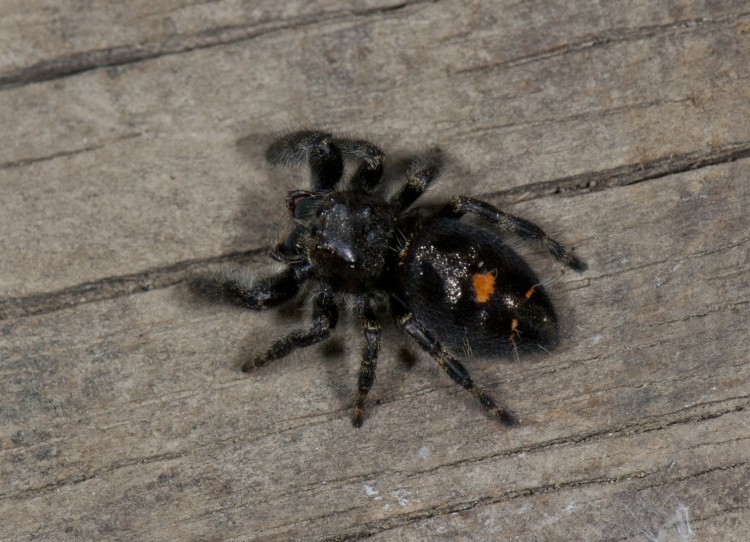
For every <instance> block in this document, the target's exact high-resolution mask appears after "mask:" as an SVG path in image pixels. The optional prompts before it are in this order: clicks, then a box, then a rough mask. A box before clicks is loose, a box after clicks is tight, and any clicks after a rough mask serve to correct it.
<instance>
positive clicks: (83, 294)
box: [0, 249, 267, 320]
mask: <svg viewBox="0 0 750 542" xmlns="http://www.w3.org/2000/svg"><path fill="white" fill-rule="evenodd" d="M266 253H267V250H266V249H253V250H248V251H242V252H234V253H230V254H224V255H222V256H216V257H213V258H206V259H202V260H187V261H182V262H179V263H176V264H174V265H168V266H164V267H156V268H153V269H149V270H146V271H143V272H139V273H132V274H129V275H121V276H117V277H107V278H103V279H100V280H95V281H92V282H84V283H83V284H77V285H75V286H71V287H69V288H65V289H63V290H58V291H56V292H49V293H42V294H34V295H29V296H24V297H17V298H7V299H3V300H0V320H6V319H9V318H23V317H26V316H34V315H37V314H46V313H50V312H55V311H59V310H62V309H67V308H69V307H74V306H77V305H82V304H84V303H93V302H96V301H104V300H107V299H113V298H116V297H122V296H128V295H132V294H135V293H139V292H147V291H149V290H155V289H159V288H166V287H169V286H173V285H175V284H177V283H180V282H183V281H184V280H186V279H187V278H188V277H189V276H191V275H192V274H194V273H197V272H199V271H201V270H205V269H206V268H207V267H209V266H212V265H217V264H228V265H244V264H249V263H255V261H256V259H257V258H258V256H259V255H261V254H262V255H265V254H266Z"/></svg>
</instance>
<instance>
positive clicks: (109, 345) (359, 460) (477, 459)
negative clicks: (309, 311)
mask: <svg viewBox="0 0 750 542" xmlns="http://www.w3.org/2000/svg"><path fill="white" fill-rule="evenodd" d="M749 162H750V160H740V161H736V162H733V163H729V164H725V165H720V166H713V167H706V168H703V169H701V170H700V171H694V172H687V173H683V174H679V175H674V176H670V177H667V178H662V179H659V180H655V181H649V182H644V183H640V184H636V185H632V186H628V187H622V188H618V189H612V190H606V191H601V192H598V193H593V194H588V195H580V196H577V197H572V198H540V199H538V200H536V201H534V202H524V203H520V204H517V205H515V206H513V207H512V210H513V211H514V212H518V213H519V214H521V215H523V216H527V217H529V218H531V219H533V220H535V221H538V222H539V223H541V224H543V225H544V226H545V227H548V228H549V229H556V230H559V231H560V232H565V233H566V237H568V239H569V240H570V241H572V242H573V243H574V244H575V245H576V246H578V252H579V254H580V255H581V256H582V257H584V258H585V259H586V260H587V261H588V262H589V264H590V266H591V269H590V270H589V271H588V272H587V273H586V274H584V275H582V276H578V275H575V274H573V273H565V274H564V275H563V277H562V278H561V279H560V280H559V281H558V282H556V283H555V284H554V285H553V286H552V287H551V288H552V290H553V291H554V292H555V293H556V296H557V304H558V308H559V309H560V312H561V314H562V315H563V317H564V324H565V331H564V337H563V341H562V346H561V348H560V349H559V350H558V351H556V352H554V353H553V354H552V355H550V356H546V357H544V358H541V359H538V360H527V361H524V362H521V363H514V362H504V363H501V364H498V363H497V362H482V361H474V362H473V363H472V364H471V369H472V371H473V373H474V376H475V377H476V378H477V380H479V381H481V382H483V383H485V385H487V386H488V387H489V388H490V389H492V390H493V391H494V393H495V395H497V396H498V397H502V398H503V399H504V401H505V402H507V404H509V405H511V406H513V408H514V409H515V410H516V411H517V412H518V413H520V414H521V419H522V422H523V423H522V425H521V426H520V427H519V428H516V429H513V430H510V431H508V430H504V429H502V428H500V427H498V425H496V423H495V422H494V421H493V420H490V419H487V418H486V417H485V416H484V415H483V414H482V413H481V411H480V409H479V408H478V407H477V406H476V405H475V403H474V402H473V401H472V400H471V398H470V397H467V394H466V393H465V392H463V391H462V390H460V389H456V388H455V387H454V386H453V385H452V384H451V383H450V382H449V381H448V380H447V379H446V378H445V376H444V375H443V374H441V372H440V371H439V369H437V368H436V367H435V366H434V364H432V363H431V362H430V361H429V360H426V359H421V361H420V363H418V364H417V365H416V366H414V367H412V368H409V367H406V366H404V364H403V363H400V362H399V361H398V360H397V359H396V358H394V356H393V354H394V350H393V349H392V348H391V347H390V346H389V347H387V348H385V351H384V353H383V360H382V363H381V371H380V378H379V379H378V382H377V384H376V387H375V389H374V390H373V392H372V397H371V404H370V408H369V409H368V416H367V419H366V422H365V426H364V427H363V428H362V429H361V430H359V431H357V430H354V429H353V428H351V425H350V422H349V417H350V414H351V412H350V410H351V405H352V400H353V391H354V382H355V377H354V373H355V370H356V364H357V362H356V359H352V358H356V356H357V352H358V350H359V348H358V346H356V345H357V344H358V334H357V333H356V332H354V331H353V330H351V329H349V330H346V332H345V333H344V334H343V337H344V340H343V343H342V344H343V345H344V352H343V353H338V354H337V353H335V352H334V353H329V354H327V355H325V354H324V352H325V351H324V350H323V351H322V350H320V349H312V351H308V352H306V353H305V355H300V356H295V357H293V358H292V359H289V360H284V361H283V362H277V363H276V364H274V365H273V366H270V367H268V368H266V369H264V370H262V371H259V372H257V373H256V374H253V375H251V376H244V375H242V374H241V373H239V371H238V368H237V367H238V364H239V363H240V361H241V359H242V358H243V356H246V355H248V354H249V352H253V351H257V350H259V349H262V348H263V347H264V346H265V345H267V344H268V341H269V337H270V336H273V335H275V334H278V333H281V331H282V330H281V329H280V327H281V328H285V327H286V326H288V325H289V324H290V322H289V319H290V318H289V316H287V317H286V318H284V317H282V316H276V315H272V314H254V313H243V312H237V311H231V310H227V309H225V308H223V307H196V306H193V305H192V304H191V303H189V302H187V301H186V300H185V299H183V297H182V295H181V291H182V290H181V288H180V287H175V288H171V289H162V290H158V291H153V292H147V293H143V294H139V295H131V296H126V297H120V298H118V299H114V300H110V301H105V302H99V303H91V304H86V305H81V306H78V307H75V308H71V309H67V310H64V311H58V312H54V313H51V314H47V315H40V316H35V317H28V318H21V319H10V320H7V321H6V322H4V327H3V328H2V330H3V337H4V341H3V343H2V344H3V345H4V346H3V350H2V352H0V359H3V360H5V362H4V364H3V378H2V381H1V385H2V390H1V391H0V401H1V403H0V408H1V409H2V410H1V411H2V413H3V414H2V426H1V427H0V442H1V443H2V451H0V454H1V455H0V457H2V461H0V465H1V468H2V475H1V477H2V480H3V484H2V495H0V503H1V504H0V515H1V516H2V517H3V518H10V520H11V522H8V521H3V522H2V525H3V527H4V528H6V529H7V528H8V526H9V525H10V526H12V529H13V530H12V531H10V532H12V533H13V536H14V537H15V538H16V539H19V540H28V539H34V538H55V539H63V540H65V539H70V540H80V539H107V538H111V539H114V538H116V539H118V540H144V539H154V540H160V539H173V540H174V539H180V540H184V539H188V540H205V539H222V540H235V539H236V540H289V539H295V540H326V539H334V540H356V539H360V538H363V537H367V536H370V535H377V536H376V539H381V540H391V539H396V540H398V539H403V538H409V539H410V538H415V539H424V540H428V539H440V536H443V537H444V539H451V538H450V536H449V535H450V534H451V533H454V534H455V535H458V536H460V537H462V538H463V539H467V540H486V539H487V537H488V536H494V537H496V538H499V539H512V538H513V537H515V539H517V540H538V539H542V540H559V539H571V533H572V537H573V539H597V538H601V539H605V540H618V539H627V538H628V537H630V538H632V539H636V540H637V539H639V537H640V536H641V535H642V534H643V532H644V531H648V530H655V531H656V532H658V531H659V529H662V530H663V532H664V533H665V536H666V534H667V533H670V532H672V531H673V530H674V526H672V525H671V524H670V519H669V518H670V514H672V513H673V512H675V511H677V509H678V508H677V507H678V505H679V504H680V503H681V504H683V505H684V506H686V507H688V509H689V513H690V520H691V523H690V525H691V528H692V529H693V530H694V531H695V533H696V536H697V537H698V538H697V539H715V540H727V539H732V537H733V536H735V535H737V533H739V532H742V530H741V525H742V524H743V522H744V523H745V524H746V523H747V521H748V511H747V507H746V496H747V491H748V483H749V482H750V468H749V467H748V462H747V458H748V454H747V452H748V449H749V447H750V444H749V442H750V423H748V422H750V419H749V418H748V414H747V412H748V402H750V395H749V394H748V391H749V390H748V384H747V382H748V380H749V378H750V364H748V361H747V360H748V359H749V356H748V353H749V352H748V350H749V345H748V341H747V336H746V333H744V330H742V329H741V328H740V327H739V326H741V325H742V323H743V322H746V321H747V318H748V315H749V313H750V288H748V281H749V280H750V271H749V270H748V251H747V245H748V237H747V231H748V218H747V213H746V212H745V209H746V208H747V206H748V204H750V189H748V188H747V181H746V172H747V168H748V163H749ZM729 195H731V198H732V199H731V200H728V199H727V198H728V196H729ZM613 218H614V219H613ZM730 226H731V227H730ZM535 259H536V258H535ZM538 265H539V266H540V267H542V268H546V269H547V273H546V274H547V276H554V274H555V273H556V272H557V266H556V265H554V264H551V263H550V262H547V261H546V259H540V260H539V264H538ZM292 320H293V318H292ZM394 342H395V343H396V344H398V341H393V340H389V341H387V344H389V345H393V344H394ZM376 401H378V402H380V404H378V405H374V404H372V403H373V402H376ZM672 498H674V501H672V500H671V499H672ZM40 518H41V519H40ZM3 527H0V529H2V528H3ZM704 536H705V538H704Z"/></svg>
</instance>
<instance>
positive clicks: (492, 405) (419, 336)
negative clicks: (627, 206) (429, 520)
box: [397, 313, 517, 426]
mask: <svg viewBox="0 0 750 542" xmlns="http://www.w3.org/2000/svg"><path fill="white" fill-rule="evenodd" d="M397 322H398V325H399V327H400V328H401V329H402V330H404V332H405V333H406V334H407V335H409V336H410V337H412V338H413V339H414V340H415V341H417V344H418V345H419V346H420V347H421V348H422V349H423V350H424V351H425V352H427V353H428V354H430V356H432V359H434V360H435V361H437V363H438V365H440V366H441V367H442V368H443V370H444V371H445V372H446V373H448V376H450V377H451V378H452V379H453V381H454V382H455V383H457V384H460V385H461V386H463V387H464V388H466V390H467V391H468V392H469V393H471V394H472V395H473V396H474V398H475V399H477V400H478V401H479V403H480V404H481V405H482V407H484V409H485V410H486V411H487V412H488V413H490V414H491V415H492V416H494V417H495V418H497V419H498V420H500V421H501V422H502V423H504V424H505V425H507V426H512V425H515V424H516V423H517V420H516V419H515V417H514V416H513V414H511V413H510V412H508V411H507V410H505V409H504V408H501V407H500V406H498V404H497V403H496V402H495V400H494V399H493V398H492V397H490V396H489V395H487V393H485V392H484V391H483V390H482V389H481V388H479V387H478V386H477V385H476V384H475V383H474V381H473V380H472V379H471V375H469V371H467V370H466V368H465V367H464V366H463V365H462V364H461V363H460V362H459V361H458V360H457V359H455V358H454V357H453V356H451V355H450V354H449V353H448V351H447V350H445V348H443V346H442V345H441V344H440V343H439V342H438V341H437V340H435V338H434V337H433V336H432V334H431V333H430V332H429V331H428V330H427V329H426V328H425V327H424V326H422V324H420V323H419V322H417V321H416V320H415V319H414V316H413V315H412V314H411V313H405V314H402V315H400V316H399V317H398V318H397Z"/></svg>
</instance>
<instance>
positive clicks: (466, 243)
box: [193, 131, 586, 427]
mask: <svg viewBox="0 0 750 542" xmlns="http://www.w3.org/2000/svg"><path fill="white" fill-rule="evenodd" d="M266 156H267V158H268V160H269V162H271V163H272V164H283V165H295V164H300V163H305V162H306V163H307V164H308V165H309V167H310V173H311V189H310V190H309V191H308V190H293V191H292V192H290V193H289V195H288V196H287V206H288V208H289V212H290V214H291V216H292V218H293V221H294V227H293V229H292V231H291V233H290V234H289V235H288V236H287V237H286V239H284V240H283V241H282V242H281V243H279V244H278V245H277V246H276V247H275V248H274V249H273V250H272V251H271V255H272V257H273V258H274V259H276V260H278V261H281V262H283V263H284V264H285V265H286V267H285V269H284V270H283V271H281V272H279V273H277V274H275V275H271V276H268V277H265V278H261V279H259V280H251V279H249V278H248V277H247V276H246V275H245V274H243V273H242V272H241V271H234V272H229V273H226V272H225V273H218V274H214V275H209V276H204V277H200V278H198V279H196V280H195V281H194V282H193V287H194V288H196V289H197V290H198V291H200V292H201V293H203V294H204V295H208V296H209V297H212V298H214V299H216V300H221V301H226V302H229V303H232V304H234V305H239V306H241V307H245V308H248V309H253V310H262V309H268V308H270V307H274V306H276V305H279V304H280V303H282V302H284V301H286V300H289V299H291V298H292V297H294V296H295V295H297V293H298V292H299V291H300V287H301V285H302V284H303V283H304V282H305V281H314V282H315V283H316V285H317V289H316V293H315V297H314V299H313V323H312V325H311V326H310V328H309V329H299V330H296V331H293V332H292V333H290V334H289V335H288V336H286V337H284V338H282V339H279V340H277V341H276V342H275V343H274V344H273V345H272V346H271V348H270V349H269V350H268V351H267V352H266V353H264V354H262V355H260V356H258V357H257V358H255V359H254V360H251V361H248V362H247V363H245V365H244V366H243V367H242V370H243V371H246V372H247V371H251V370H253V369H256V368H258V367H260V366H262V365H265V364H266V363H268V362H269V361H273V360H275V359H279V358H283V357H284V356H286V355H288V354H289V353H290V352H292V351H293V350H295V349H297V348H303V347H307V346H310V345H313V344H315V343H318V342H320V341H322V340H324V339H326V338H328V337H329V336H330V335H331V334H332V332H333V330H334V328H335V327H336V322H337V321H338V305H337V300H339V299H340V298H341V296H342V295H348V296H351V297H352V298H353V299H354V301H355V303H354V307H355V312H356V315H357V317H358V318H359V321H360V324H361V326H362V331H363V334H364V348H363V350H362V362H361V366H360V369H359V386H358V391H357V399H356V403H355V407H354V417H353V423H354V425H355V426H356V427H359V426H361V425H362V417H363V408H364V404H365V398H366V397H367V393H368V392H369V391H370V388H371V386H372V384H373V381H374V379H375V365H376V361H377V356H378V349H379V346H380V324H379V322H378V319H377V316H376V307H377V306H378V300H382V299H387V300H388V303H387V305H388V306H389V308H390V313H391V315H392V316H393V318H394V319H395V321H396V323H397V325H398V326H399V327H400V328H401V329H402V330H403V331H404V332H405V333H406V334H407V335H408V336H410V337H412V338H413V339H414V340H415V341H416V342H417V344H418V345H419V346H420V347H421V348H422V349H423V350H425V351H426V352H427V353H428V354H429V355H430V356H432V358H433V359H435V361H437V362H438V364H439V365H440V366H441V367H442V368H443V369H444V370H445V372H446V373H448V375H449V376H450V377H451V378H452V379H453V380H454V381H455V382H456V383H458V384H461V385H462V386H463V387H464V388H466V389H467V390H468V391H469V392H470V393H471V394H472V395H473V396H474V397H475V398H477V399H478V400H479V402H480V403H481V404H482V406H483V407H484V408H485V409H486V410H487V411H488V412H490V413H491V414H492V415H494V416H496V417H497V418H499V419H500V420H501V421H503V422H504V423H505V424H507V425H512V424H513V423H514V422H515V420H514V417H513V415H512V414H511V413H510V412H508V411H507V410H504V409H502V408H501V407H499V406H498V405H497V403H496V402H495V401H494V400H493V399H492V398H491V397H490V396H489V395H487V394H486V393H485V392H484V391H482V390H481V389H480V388H479V387H477V386H476V385H475V384H474V382H473V381H472V379H471V376H470V375H469V373H468V371H467V370H466V369H465V368H464V366H463V365H462V364H461V363H460V362H459V361H458V360H457V359H456V358H455V357H454V355H453V353H452V352H457V351H461V350H464V351H467V350H468V351H470V352H473V353H475V354H478V355H485V356H507V355H513V354H515V353H517V352H518V351H519V350H521V349H524V348H529V347H542V348H550V347H552V346H554V345H555V344H556V342H557V337H558V327H557V317H556V316H555V311H554V309H553V307H552V304H551V302H550V299H549V297H548V296H547V293H546V292H545V290H544V288H543V287H542V286H541V284H540V281H539V279H538V278H537V277H536V275H535V274H534V272H533V271H532V270H531V269H530V268H529V266H528V265H527V264H526V262H524V260H523V259H521V257H520V256H518V254H516V252H514V251H513V250H512V249H511V248H510V247H508V245H507V244H505V243H504V242H503V241H502V240H501V239H500V237H499V236H498V235H497V234H496V233H493V232H492V231H491V230H487V229H484V228H482V227H479V226H476V225H472V224H470V223H466V222H464V221H461V220H460V218H461V217H462V216H463V215H465V214H467V213H470V214H473V215H476V216H478V217H479V218H481V219H482V220H484V221H486V222H488V223H489V224H491V225H494V226H496V227H498V228H499V229H501V230H503V231H505V232H509V233H512V234H515V235H516V236H518V237H520V238H521V239H528V240H533V241H536V242H538V243H540V244H541V245H542V246H543V247H544V248H546V249H547V251H549V253H550V254H552V256H554V257H555V258H557V259H558V260H560V261H561V262H563V263H564V264H565V265H567V266H568V267H571V268H573V269H575V270H576V271H583V270H584V269H585V267H586V266H585V264H584V263H583V262H582V261H580V260H579V259H578V258H576V257H575V256H574V255H573V254H571V253H570V252H568V251H567V250H565V249H564V248H563V247H562V246H561V245H560V244H559V243H558V242H557V241H555V240H553V239H551V238H550V237H548V236H547V234H545V233H544V232H543V231H542V230H541V229H540V228H539V227H537V226H535V225H534V224H532V223H531V222H528V221H526V220H524V219H522V218H518V217H516V216H513V215H510V214H508V213H506V212H503V211H501V210H499V209H496V208H495V207H493V206H492V205H490V204H488V203H485V202H483V201H479V200H476V199H473V198H470V197H466V196H456V197H454V198H453V199H451V201H450V202H449V203H447V204H446V205H444V206H443V207H442V208H439V209H438V210H436V211H435V210H433V211H431V212H428V211H426V210H425V209H415V208H412V207H411V205H412V204H413V203H414V202H415V201H416V200H417V199H418V198H419V196H420V195H421V194H422V193H423V192H424V191H425V190H426V189H427V188H428V186H429V185H430V184H431V183H432V182H433V181H434V180H435V178H436V177H437V176H438V174H439V172H440V168H441V162H442V154H441V152H440V150H439V149H433V150H431V151H429V152H428V153H426V154H425V155H423V156H421V157H419V158H418V159H416V160H415V161H414V162H413V163H412V164H411V166H410V167H409V168H408V170H407V181H406V184H405V185H404V186H403V187H402V188H401V189H400V191H399V192H398V193H397V194H396V195H395V196H394V197H392V198H390V199H389V200H386V199H385V198H384V197H383V196H382V195H380V194H379V193H377V192H375V188H376V187H377V185H378V183H379V181H380V178H381V175H382V173H383V161H384V155H383V152H382V151H381V150H380V149H379V148H378V147H376V146H375V145H373V144H372V143H369V142H367V141H360V140H351V139H336V138H334V137H332V136H331V135H330V134H327V133H325V132H320V131H300V132H295V133H291V134H288V135H285V136H284V137H281V138H280V139H278V140H277V141H275V142H274V143H273V144H271V146H270V147H269V149H268V151H267V154H266ZM344 159H350V160H353V161H354V162H355V165H356V169H355V171H354V173H353V174H352V176H351V178H350V180H349V183H348V186H347V187H346V188H345V189H342V190H337V189H336V186H337V184H338V183H339V181H340V180H341V177H342V175H343V171H344Z"/></svg>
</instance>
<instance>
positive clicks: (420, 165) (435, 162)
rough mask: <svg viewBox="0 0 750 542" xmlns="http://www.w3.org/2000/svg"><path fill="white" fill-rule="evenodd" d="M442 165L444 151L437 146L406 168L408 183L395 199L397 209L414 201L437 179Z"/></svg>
mask: <svg viewBox="0 0 750 542" xmlns="http://www.w3.org/2000/svg"><path fill="white" fill-rule="evenodd" d="M442 167H443V151H441V150H440V149H439V148H437V147H436V148H434V149H431V150H429V151H427V152H426V153H425V154H422V155H420V156H418V157H417V158H416V159H415V160H414V161H413V162H412V163H411V165H410V166H409V168H408V169H407V170H406V184H405V185H404V187H403V188H402V189H401V191H400V192H399V193H398V194H396V196H395V198H394V200H393V201H394V203H395V206H396V209H398V210H399V211H403V210H404V209H406V208H407V207H408V206H409V205H411V204H412V203H414V202H415V201H416V200H417V198H419V196H421V195H422V194H423V193H424V191H425V190H427V187H428V186H430V184H431V183H432V182H433V181H434V180H435V179H437V177H438V175H439V174H440V170H441V169H442Z"/></svg>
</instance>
